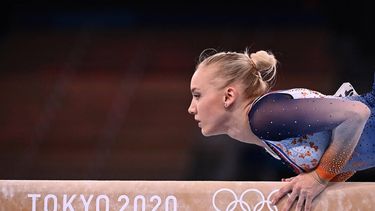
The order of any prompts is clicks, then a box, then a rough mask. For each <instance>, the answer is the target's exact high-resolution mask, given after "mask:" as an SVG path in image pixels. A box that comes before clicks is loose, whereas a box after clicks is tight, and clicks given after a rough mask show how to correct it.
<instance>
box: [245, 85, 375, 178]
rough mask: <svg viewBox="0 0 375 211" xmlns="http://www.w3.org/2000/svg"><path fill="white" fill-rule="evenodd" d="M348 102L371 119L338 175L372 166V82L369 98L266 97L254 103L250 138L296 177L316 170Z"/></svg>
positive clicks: (289, 93) (287, 93)
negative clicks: (357, 103) (262, 144)
mask: <svg viewBox="0 0 375 211" xmlns="http://www.w3.org/2000/svg"><path fill="white" fill-rule="evenodd" d="M353 101H360V102H362V103H364V104H366V105H367V106H368V107H369V108H370V110H371V115H370V118H369V119H368V121H367V122H366V125H365V127H364V129H363V132H362V134H361V136H360V139H359V142H358V144H357V145H356V147H355V149H354V152H353V154H352V156H351V158H350V159H349V160H348V162H346V163H345V164H344V166H342V168H340V169H341V170H340V172H342V173H344V172H353V171H358V170H363V169H368V168H371V167H374V166H375V82H374V85H373V87H372V90H371V91H370V92H368V93H365V94H362V95H356V96H343V95H339V96H333V95H324V94H321V93H319V92H316V91H313V90H309V89H304V88H297V89H289V90H279V91H274V92H270V93H268V94H266V95H264V96H262V97H261V98H260V99H258V100H257V101H256V102H254V104H253V106H252V108H251V110H250V112H249V123H250V128H251V130H252V132H253V133H254V134H255V135H256V136H258V137H259V138H260V139H262V140H263V141H264V142H265V143H266V144H267V145H268V146H269V147H270V148H271V149H272V150H273V152H274V153H276V154H277V155H278V156H279V157H281V158H282V159H283V161H284V162H286V163H287V164H289V166H291V167H292V168H293V170H294V171H295V172H296V173H302V172H309V171H311V170H313V169H315V168H316V167H317V165H318V164H319V162H320V159H321V157H322V155H323V154H324V152H325V150H326V149H327V147H328V146H329V144H330V142H331V138H332V137H331V136H332V130H333V129H335V128H336V127H337V126H338V125H340V124H341V123H342V122H343V121H345V118H344V117H343V115H340V114H341V113H342V112H344V111H346V110H350V109H353V107H354V103H353Z"/></svg>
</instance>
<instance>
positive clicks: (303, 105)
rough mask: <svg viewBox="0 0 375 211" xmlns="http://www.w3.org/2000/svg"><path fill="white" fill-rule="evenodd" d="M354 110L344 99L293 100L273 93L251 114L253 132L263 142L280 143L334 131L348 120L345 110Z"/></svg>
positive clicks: (259, 103) (262, 99)
mask: <svg viewBox="0 0 375 211" xmlns="http://www.w3.org/2000/svg"><path fill="white" fill-rule="evenodd" d="M350 109H353V102H352V101H350V100H346V99H344V98H303V99H293V98H292V96H291V95H289V94H285V93H270V94H268V95H266V96H264V97H262V98H261V99H260V100H258V101H257V102H256V103H255V104H254V105H253V106H252V108H251V110H250V112H249V123H250V127H251V130H252V132H253V133H254V134H255V135H256V136H258V137H259V138H261V139H266V140H272V141H279V140H283V139H286V138H291V137H299V136H303V135H306V134H310V133H315V132H319V131H325V130H332V129H334V128H335V127H337V126H338V125H339V124H340V123H342V122H343V121H345V120H346V118H347V117H345V116H344V115H343V113H344V112H343V111H347V110H350Z"/></svg>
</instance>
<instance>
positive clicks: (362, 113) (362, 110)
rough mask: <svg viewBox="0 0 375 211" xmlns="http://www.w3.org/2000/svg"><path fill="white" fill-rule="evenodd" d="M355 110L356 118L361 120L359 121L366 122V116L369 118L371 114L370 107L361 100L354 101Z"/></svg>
mask: <svg viewBox="0 0 375 211" xmlns="http://www.w3.org/2000/svg"><path fill="white" fill-rule="evenodd" d="M356 104H357V105H356V108H357V109H356V110H355V116H356V117H357V118H356V119H357V120H359V121H361V122H366V121H367V120H368V118H370V115H371V110H370V108H369V107H368V106H367V105H366V104H364V103H361V102H356Z"/></svg>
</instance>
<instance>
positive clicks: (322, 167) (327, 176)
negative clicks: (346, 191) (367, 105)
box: [316, 115, 368, 181]
mask: <svg viewBox="0 0 375 211" xmlns="http://www.w3.org/2000/svg"><path fill="white" fill-rule="evenodd" d="M367 119H368V116H366V115H357V116H354V117H351V118H349V119H347V120H346V121H344V122H342V123H341V124H340V125H339V126H337V127H336V128H335V129H334V130H333V131H332V140H331V144H330V146H329V147H328V148H327V150H326V151H325V153H324V154H323V156H322V158H321V160H320V163H319V165H318V167H317V169H316V172H317V174H318V175H319V177H320V178H321V179H323V180H327V181H329V180H331V179H333V178H334V177H335V176H336V175H338V174H339V173H340V172H341V170H342V169H343V167H344V166H345V164H346V163H347V161H348V160H349V159H350V157H351V155H352V153H353V151H354V148H355V147H356V146H357V143H358V141H359V138H360V136H361V134H362V131H363V128H364V126H365V124H366V121H367Z"/></svg>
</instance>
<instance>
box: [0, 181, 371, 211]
mask: <svg viewBox="0 0 375 211" xmlns="http://www.w3.org/2000/svg"><path fill="white" fill-rule="evenodd" d="M283 185H285V183H282V182H232V181H92V180H88V181H86V180H66V181H65V180H0V190H1V193H0V211H13V210H17V211H18V210H20V211H30V210H31V211H57V210H63V211H73V210H74V211H77V210H84V211H89V210H90V211H91V210H95V211H99V210H100V211H123V210H132V211H135V210H142V211H145V210H147V211H148V210H151V211H156V210H160V211H161V210H162V211H167V210H168V211H170V210H172V211H177V210H179V211H185V210H191V211H201V210H203V211H209V210H213V211H219V210H220V211H221V210H222V211H227V210H228V211H229V210H231V211H237V210H246V211H248V210H279V209H280V208H281V207H282V206H283V204H284V203H285V201H286V199H285V198H284V199H282V200H281V201H280V203H279V204H278V205H277V207H276V206H272V205H271V204H270V197H271V196H272V195H273V194H274V193H275V192H277V190H278V189H279V188H281V187H282V186H283ZM374 199H375V183H371V182H346V183H331V184H330V185H329V187H328V188H327V189H326V190H325V191H324V192H323V193H322V194H320V195H319V196H318V197H317V198H316V199H315V200H314V202H313V209H312V210H340V211H341V210H374V209H375V202H374Z"/></svg>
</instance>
